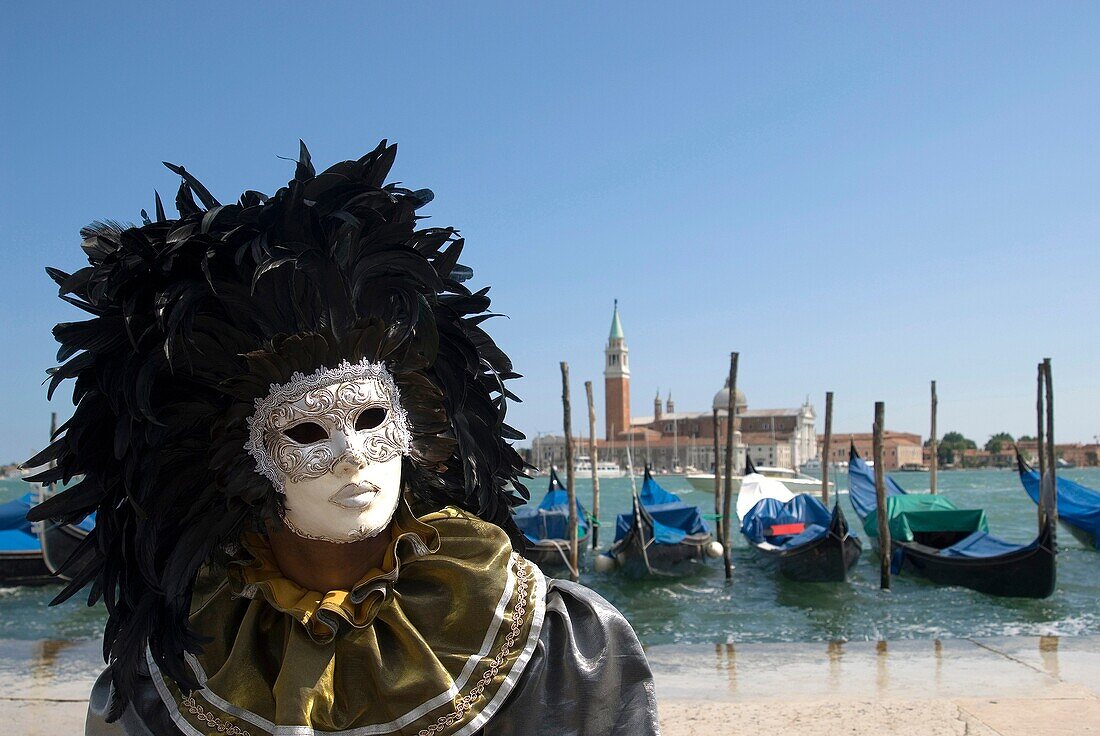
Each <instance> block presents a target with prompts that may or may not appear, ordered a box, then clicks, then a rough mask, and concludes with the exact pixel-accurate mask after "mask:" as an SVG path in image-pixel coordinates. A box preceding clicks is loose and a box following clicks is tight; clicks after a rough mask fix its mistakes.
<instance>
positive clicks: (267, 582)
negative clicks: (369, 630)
mask: <svg viewBox="0 0 1100 736" xmlns="http://www.w3.org/2000/svg"><path fill="white" fill-rule="evenodd" d="M392 535H393V540H392V541H391V542H390V545H389V547H388V548H387V549H386V553H385V555H384V557H383V560H382V566H381V567H380V568H374V569H372V570H369V571H368V572H367V573H366V574H365V575H363V577H362V578H360V579H359V581H358V582H357V583H355V585H353V586H351V590H330V591H326V592H322V591H317V590H310V589H308V588H305V587H303V586H301V585H299V584H298V583H296V582H294V581H293V580H290V579H289V578H287V577H285V576H284V575H283V573H282V571H281V570H280V569H279V565H278V563H277V562H276V561H275V555H274V553H273V552H272V550H271V544H270V543H269V542H268V539H267V537H266V536H264V535H262V534H257V533H247V534H245V535H244V537H243V538H242V539H241V544H242V546H243V547H244V548H245V550H246V551H247V552H248V553H249V554H250V555H251V556H252V558H251V559H245V560H239V561H236V562H233V563H231V564H230V567H229V575H228V577H229V584H230V588H231V590H232V591H233V593H234V594H235V595H239V596H243V597H246V598H255V597H256V595H257V594H260V595H262V596H263V598H264V600H266V601H267V603H268V604H269V605H270V606H271V607H272V608H274V609H276V610H278V611H282V612H283V613H285V614H287V615H288V616H290V617H291V618H293V619H294V620H296V621H298V623H300V624H301V625H302V626H304V627H305V629H306V631H307V632H308V633H309V636H310V638H311V639H313V640H314V641H316V642H317V643H325V642H328V641H331V640H332V638H333V637H334V636H336V634H337V633H338V632H339V629H340V623H341V621H344V622H346V623H348V624H350V625H351V626H354V627H355V628H357V629H361V628H364V627H366V626H370V624H371V622H373V621H374V618H375V616H377V615H378V610H379V609H380V608H381V606H382V604H383V603H384V602H385V600H386V596H388V595H390V592H391V591H392V589H393V584H394V582H395V581H396V580H397V577H398V575H399V574H400V571H401V562H402V558H403V557H404V558H405V559H406V560H407V559H409V558H410V557H414V556H422V555H426V554H430V553H433V552H437V551H438V550H439V534H438V532H436V530H435V529H433V528H432V527H430V526H428V525H427V524H425V523H423V522H422V521H420V520H419V519H417V518H416V517H415V516H413V514H412V511H411V510H410V509H409V507H408V504H407V503H406V502H405V501H404V500H403V499H402V501H401V502H400V503H399V504H398V507H397V512H396V513H395V514H394V520H393V523H392Z"/></svg>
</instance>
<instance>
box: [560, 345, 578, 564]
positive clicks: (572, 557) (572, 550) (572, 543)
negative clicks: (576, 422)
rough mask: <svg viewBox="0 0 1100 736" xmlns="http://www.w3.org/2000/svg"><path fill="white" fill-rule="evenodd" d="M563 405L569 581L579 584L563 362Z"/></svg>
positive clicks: (563, 366)
mask: <svg viewBox="0 0 1100 736" xmlns="http://www.w3.org/2000/svg"><path fill="white" fill-rule="evenodd" d="M561 404H562V408H563V410H564V415H565V416H564V424H565V485H566V490H567V491H568V498H569V579H570V580H572V581H573V582H577V579H578V578H579V574H578V573H579V570H578V569H577V556H578V555H577V489H576V485H575V484H574V478H573V475H574V469H573V416H572V412H571V410H570V406H569V364H568V363H566V362H565V361H564V360H563V361H562V362H561Z"/></svg>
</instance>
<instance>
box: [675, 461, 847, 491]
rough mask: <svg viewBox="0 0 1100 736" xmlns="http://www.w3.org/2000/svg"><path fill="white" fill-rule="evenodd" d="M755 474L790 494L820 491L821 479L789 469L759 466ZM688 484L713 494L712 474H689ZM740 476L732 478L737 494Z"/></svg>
mask: <svg viewBox="0 0 1100 736" xmlns="http://www.w3.org/2000/svg"><path fill="white" fill-rule="evenodd" d="M756 472H757V473H759V474H760V475H763V476H764V477H765V478H775V479H776V480H778V481H779V482H780V483H782V484H783V485H785V486H786V487H787V488H788V489H789V490H790V491H791V493H794V494H798V493H818V492H820V491H821V479H820V478H814V477H812V476H809V475H803V474H801V473H796V472H795V471H793V470H791V469H790V468H771V467H767V466H761V467H758V468H757V469H756ZM685 477H686V478H687V481H688V483H690V484H691V487H692V488H694V489H695V490H697V491H702V492H703V493H714V473H690V474H688V475H687V476H685ZM742 477H743V476H741V475H734V476H733V479H732V480H733V492H734V493H737V492H738V491H740V490H741V478H742ZM719 482H720V483H723V484H724V483H725V476H722V477H721V478H719ZM835 488H836V486H835V485H834V483H833V482H832V481H829V490H830V491H832V490H834V489H835Z"/></svg>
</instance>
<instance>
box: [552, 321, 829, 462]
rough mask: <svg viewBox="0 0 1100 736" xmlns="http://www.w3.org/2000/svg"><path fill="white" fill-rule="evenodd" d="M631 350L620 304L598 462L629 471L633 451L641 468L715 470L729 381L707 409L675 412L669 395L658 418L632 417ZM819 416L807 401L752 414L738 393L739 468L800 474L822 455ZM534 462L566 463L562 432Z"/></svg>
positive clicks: (583, 450)
mask: <svg viewBox="0 0 1100 736" xmlns="http://www.w3.org/2000/svg"><path fill="white" fill-rule="evenodd" d="M629 360H630V351H629V348H628V347H627V345H626V337H625V334H624V332H623V327H622V320H621V318H620V316H619V309H618V303H617V302H616V304H615V307H614V312H613V314H612V318H611V331H610V334H609V335H608V339H607V345H606V346H605V348H604V436H603V437H602V438H598V439H597V440H596V446H597V453H598V456H599V460H600V461H601V462H602V461H604V460H611V461H613V462H616V463H618V464H619V466H620V467H622V468H624V469H625V468H626V467H627V460H628V458H627V453H628V451H629V454H630V460H631V461H632V463H633V465H634V467H635V469H640V468H641V467H642V465H643V463H645V462H649V463H650V464H651V465H652V466H653V467H654V468H657V469H659V470H660V469H665V470H674V469H680V468H684V469H691V468H695V469H698V470H701V471H707V470H710V469H712V468H713V467H714V454H715V440H716V437H715V426H716V422H715V414H717V430H718V434H717V440H718V448H719V449H718V451H719V453H721V454H724V452H725V438H726V423H727V421H728V416H727V415H728V411H727V408H728V406H729V380H728V379H727V380H726V383H725V386H724V387H723V388H722V389H721V390H719V391H718V392H717V393H716V394H715V395H714V400H713V402H712V405H711V407H710V408H709V409H708V410H706V411H685V412H678V411H676V406H675V403H674V401H673V398H672V394H671V392H669V394H668V396H667V398H666V399H665V400H663V401H662V399H661V396H660V394H658V395H657V396H656V397H655V398H654V400H653V413H652V414H650V415H647V416H632V414H631V411H630V362H629ZM816 419H817V415H816V414H815V412H814V407H813V405H812V404H810V402H809V401H806V402H804V403H803V404H802V405H801V406H799V407H796V408H788V409H751V408H749V405H748V401H747V400H746V398H745V394H744V393H743V392H742V391H740V390H738V391H737V415H736V418H735V423H734V453H735V460H734V464H735V466H737V467H744V463H745V456H746V455H748V456H749V457H751V458H752V460H753V463H754V464H756V465H760V466H773V467H783V468H795V469H797V468H798V467H799V466H801V465H802V464H804V463H806V462H807V461H809V460H817V459H819V458H820V452H819V446H818V439H817V431H816V427H815V422H816ZM575 441H576V442H577V444H576V445H575V448H576V449H575V450H574V454H575V455H587V454H588V439H587V438H583V439H581V438H579V437H578V438H576V440H575ZM532 451H533V453H532V454H533V458H532V459H533V462H534V464H535V465H536V466H538V467H541V468H545V467H549V465H557V466H558V467H561V466H562V465H563V464H564V462H565V443H564V440H563V438H562V436H561V435H557V436H549V437H547V436H541V437H539V438H538V441H537V442H533V444H532Z"/></svg>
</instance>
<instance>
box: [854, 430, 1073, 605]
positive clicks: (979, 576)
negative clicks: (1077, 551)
mask: <svg viewBox="0 0 1100 736" xmlns="http://www.w3.org/2000/svg"><path fill="white" fill-rule="evenodd" d="M850 455H851V457H850V459H849V461H848V482H849V485H850V491H849V493H850V495H849V498H850V499H851V501H852V506H854V507H855V510H856V513H857V514H858V515H859V517H860V520H861V521H862V522H863V529H864V531H865V532H867V535H868V536H869V537H871V538H873V539H874V540H875V544H876V546H877V545H878V513H877V510H878V501H877V498H876V495H875V475H874V472H873V471H872V470H871V469H870V468H869V467H868V466H867V464H866V463H864V462H863V458H861V457H860V456H859V453H857V452H856V448H855V447H854V446H853V447H852V448H851V451H850ZM886 495H887V498H886V511H887V513H886V516H887V520H888V523H889V525H890V541H891V545H890V546H891V549H892V568H893V569H894V571H895V572H899V571H901V570H908V571H909V572H911V573H914V574H916V575H920V576H922V577H925V578H927V579H929V580H931V581H932V582H934V583H937V584H939V585H959V586H962V587H965V588H970V589H972V590H976V591H978V592H980V593H988V594H989V595H995V596H1012V597H1019V598H1046V597H1048V596H1049V595H1050V594H1051V593H1053V592H1054V586H1055V583H1056V580H1057V567H1056V563H1057V560H1056V556H1055V555H1056V549H1055V544H1054V525H1053V523H1052V522H1051V520H1050V518H1049V517H1046V519H1045V520H1044V523H1043V524H1042V525H1041V526H1040V528H1039V533H1038V536H1036V538H1035V539H1034V541H1032V542H1030V543H1029V544H1013V543H1011V542H1006V541H1004V540H1002V539H998V538H997V537H994V536H993V535H991V534H990V533H989V523H988V522H987V521H986V516H985V511H984V510H982V509H960V508H956V506H955V505H954V504H952V503H951V502H950V501H948V500H947V499H946V498H944V497H943V496H939V495H932V494H926V493H921V494H909V493H906V492H905V491H904V490H903V489H902V488H901V486H899V485H898V484H897V483H896V482H895V481H894V480H893V479H892V478H890V477H889V476H887V477H886Z"/></svg>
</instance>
